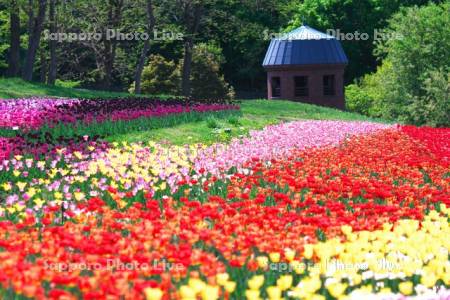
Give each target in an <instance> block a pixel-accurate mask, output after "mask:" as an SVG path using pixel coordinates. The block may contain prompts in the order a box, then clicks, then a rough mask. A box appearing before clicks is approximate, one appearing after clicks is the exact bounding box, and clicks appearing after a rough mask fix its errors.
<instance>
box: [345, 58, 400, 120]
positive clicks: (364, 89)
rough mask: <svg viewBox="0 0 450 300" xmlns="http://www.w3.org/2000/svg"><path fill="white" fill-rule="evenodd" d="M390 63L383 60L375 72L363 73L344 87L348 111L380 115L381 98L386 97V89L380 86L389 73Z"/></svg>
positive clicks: (386, 80) (383, 83)
mask: <svg viewBox="0 0 450 300" xmlns="http://www.w3.org/2000/svg"><path fill="white" fill-rule="evenodd" d="M391 70H392V64H391V63H389V62H388V61H386V60H385V61H384V62H383V63H382V65H381V66H379V67H378V68H377V72H375V73H372V74H367V75H365V76H364V77H363V78H362V79H360V80H358V81H357V82H356V83H354V84H350V85H348V86H346V87H345V101H346V108H347V109H348V110H349V111H352V112H357V113H360V114H364V115H368V116H373V117H380V116H381V115H382V110H383V101H384V100H383V99H384V98H385V97H386V92H387V90H386V89H382V88H380V86H384V85H385V84H386V82H392V80H388V78H389V76H390V75H391V73H392V72H391Z"/></svg>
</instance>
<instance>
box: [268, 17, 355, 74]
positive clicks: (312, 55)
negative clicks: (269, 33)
mask: <svg viewBox="0 0 450 300" xmlns="http://www.w3.org/2000/svg"><path fill="white" fill-rule="evenodd" d="M347 63H348V59H347V56H346V55H345V53H344V50H343V49H342V46H341V43H340V42H339V41H338V40H336V39H335V38H334V37H333V36H331V35H327V34H325V33H323V32H320V31H317V30H315V29H314V28H311V27H309V26H306V25H303V26H301V27H299V28H297V29H295V30H293V31H291V32H289V33H287V34H285V35H283V36H281V37H279V38H275V39H272V41H271V42H270V45H269V48H268V49H267V53H266V57H265V58H264V62H263V66H264V67H271V66H285V65H310V64H347Z"/></svg>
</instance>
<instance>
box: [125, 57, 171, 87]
mask: <svg viewBox="0 0 450 300" xmlns="http://www.w3.org/2000/svg"><path fill="white" fill-rule="evenodd" d="M179 87H180V72H179V70H178V68H177V65H176V64H175V62H174V61H170V60H166V59H165V58H164V57H162V56H161V55H152V56H150V58H149V60H148V65H147V66H146V67H145V68H144V70H143V72H142V92H143V93H147V94H169V95H176V94H178V93H179ZM134 89H135V88H134V83H133V84H132V85H131V87H130V92H134Z"/></svg>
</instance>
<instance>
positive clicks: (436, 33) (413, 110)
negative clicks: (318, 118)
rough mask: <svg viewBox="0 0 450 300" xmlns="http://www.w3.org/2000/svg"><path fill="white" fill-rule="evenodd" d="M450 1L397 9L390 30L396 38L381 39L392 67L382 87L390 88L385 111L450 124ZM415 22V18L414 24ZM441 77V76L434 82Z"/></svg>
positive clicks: (423, 121)
mask: <svg viewBox="0 0 450 300" xmlns="http://www.w3.org/2000/svg"><path fill="white" fill-rule="evenodd" d="M449 10H450V3H449V2H446V3H443V4H440V5H436V4H429V5H427V6H423V7H420V8H419V7H411V8H408V9H404V10H402V11H401V12H400V13H398V14H396V15H395V16H394V17H393V18H392V19H391V20H390V22H389V27H388V29H387V30H386V32H387V34H389V35H390V36H393V35H395V36H399V37H400V38H391V39H387V40H385V41H383V42H382V43H381V44H379V45H378V48H377V49H378V52H379V55H383V56H385V60H386V61H389V63H391V64H392V67H391V68H390V69H389V72H388V73H387V75H388V76H385V78H383V80H382V81H381V82H380V83H379V84H378V89H379V90H381V91H384V93H383V94H384V98H383V99H382V100H381V104H382V114H383V116H384V117H387V118H396V119H399V120H401V121H405V122H408V123H413V124H415V125H424V124H435V125H437V126H445V125H447V126H448V125H450V119H449V118H446V120H445V118H444V116H445V115H448V111H449V106H448V105H447V106H445V104H448V86H447V84H448V73H449V71H450V55H448V49H449V48H450V16H449V14H448V11H449ZM411 24H414V25H413V26H412V25H411ZM435 80H437V82H434V81H435Z"/></svg>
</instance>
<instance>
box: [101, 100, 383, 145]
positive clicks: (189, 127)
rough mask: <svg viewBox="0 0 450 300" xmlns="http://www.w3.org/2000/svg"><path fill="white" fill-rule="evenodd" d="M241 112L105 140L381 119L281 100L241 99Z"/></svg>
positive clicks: (219, 137)
mask: <svg viewBox="0 0 450 300" xmlns="http://www.w3.org/2000/svg"><path fill="white" fill-rule="evenodd" d="M241 110H242V114H241V115H240V116H238V117H237V116H231V117H229V118H221V119H219V118H207V119H205V120H202V121H199V122H191V123H184V124H180V125H176V126H173V127H167V128H161V129H152V130H142V131H136V132H129V133H127V134H120V135H111V136H109V137H107V140H109V141H115V142H120V141H127V142H138V141H148V140H156V141H168V142H171V143H174V144H177V145H182V144H185V143H200V142H201V143H206V144H210V143H214V142H218V141H220V142H224V141H227V140H229V139H231V138H232V137H235V136H239V135H245V134H247V133H248V131H249V130H251V129H261V128H263V127H264V126H267V125H270V124H276V123H280V122H286V121H294V120H302V119H315V120H355V121H373V122H383V123H385V121H384V120H377V119H371V118H369V117H365V116H362V115H359V114H355V113H349V112H343V111H340V110H337V109H332V108H326V107H320V106H316V105H310V104H304V103H298V102H291V101H283V100H245V101H242V103H241Z"/></svg>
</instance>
